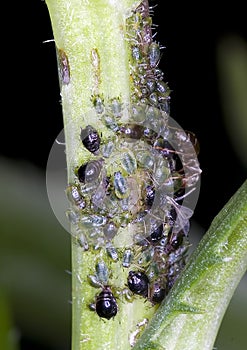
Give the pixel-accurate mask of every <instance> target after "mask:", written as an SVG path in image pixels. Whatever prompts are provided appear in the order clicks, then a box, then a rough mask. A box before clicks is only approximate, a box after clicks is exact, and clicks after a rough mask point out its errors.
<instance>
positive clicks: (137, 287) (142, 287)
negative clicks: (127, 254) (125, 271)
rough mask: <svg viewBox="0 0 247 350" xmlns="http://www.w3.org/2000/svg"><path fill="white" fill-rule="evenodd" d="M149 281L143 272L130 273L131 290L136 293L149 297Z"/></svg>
mask: <svg viewBox="0 0 247 350" xmlns="http://www.w3.org/2000/svg"><path fill="white" fill-rule="evenodd" d="M148 285H149V279H148V277H147V275H146V274H145V273H143V272H141V271H130V272H129V275H128V286H129V289H130V290H131V291H132V292H133V293H135V294H139V295H142V296H143V297H147V295H148Z"/></svg>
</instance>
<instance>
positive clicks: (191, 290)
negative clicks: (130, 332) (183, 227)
mask: <svg viewBox="0 0 247 350" xmlns="http://www.w3.org/2000/svg"><path fill="white" fill-rule="evenodd" d="M246 269H247V181H245V182H244V184H243V185H242V186H241V187H240V189H239V190H238V191H237V192H236V194H235V195H234V196H233V197H232V198H231V199H230V200H229V202H228V203H227V204H226V205H225V207H224V208H223V209H222V210H221V211H220V213H219V214H218V215H217V216H216V217H215V219H214V220H213V222H212V224H211V226H210V228H209V230H208V232H207V233H206V234H205V236H204V237H203V239H202V240H201V242H200V243H199V246H198V247H197V249H196V250H195V251H194V253H193V255H192V256H191V258H190V260H189V262H188V264H187V265H186V267H185V269H184V270H183V272H182V274H181V275H180V277H179V278H178V280H177V283H176V284H175V285H174V287H173V288H172V290H171V292H170V294H169V295H168V297H167V298H166V299H165V300H164V301H163V304H162V305H161V306H160V308H159V309H158V311H157V312H156V314H155V316H154V317H153V319H152V320H151V322H150V323H149V325H148V327H147V328H146V330H145V332H144V333H143V335H142V336H141V338H140V339H139V341H138V343H137V344H136V346H135V347H134V350H141V349H169V350H175V349H176V350H184V349H190V350H197V349H203V350H209V349H212V348H213V345H214V341H215V338H216V335H217V332H218V329H219V326H220V324H221V320H222V318H223V316H224V313H225V311H226V308H227V306H228V304H229V302H230V299H231V297H232V295H233V293H234V291H235V289H236V287H237V285H238V283H239V281H240V279H241V277H242V276H243V274H244V273H245V272H246Z"/></svg>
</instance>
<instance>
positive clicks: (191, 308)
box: [46, 0, 247, 350]
mask: <svg viewBox="0 0 247 350" xmlns="http://www.w3.org/2000/svg"><path fill="white" fill-rule="evenodd" d="M46 3H47V6H48V10H49V13H50V18H51V22H52V28H53V33H54V39H55V43H56V47H57V53H58V67H59V71H60V87H61V97H62V107H63V118H64V129H65V141H66V158H67V170H68V183H74V177H75V168H76V167H77V166H78V165H81V164H84V163H86V162H88V161H89V160H90V159H92V158H91V155H90V152H87V151H85V149H83V147H81V140H80V133H79V130H80V128H83V127H85V126H86V125H89V124H90V125H95V126H96V125H97V124H99V129H102V135H103V137H105V138H107V132H108V131H107V129H106V127H105V126H104V125H102V123H100V121H99V120H98V118H97V114H96V113H95V111H93V110H92V95H93V96H95V95H102V96H104V98H105V99H106V100H107V101H110V100H111V99H113V98H120V99H121V102H122V103H123V105H128V104H129V103H130V102H131V97H130V96H131V79H130V65H129V59H130V48H129V43H128V40H126V36H125V28H126V18H128V16H129V15H130V13H131V10H132V9H134V8H135V7H136V6H138V5H139V4H140V1H134V0H111V1H110V0H108V1H107V0H94V1H90V0H84V1H82V0H70V1H67V0H46ZM137 20H138V19H137ZM127 118H128V116H127V113H126V119H125V122H128V119H127ZM103 141H104V140H103ZM246 211H247V183H245V184H244V185H243V186H242V187H241V189H240V190H239V191H238V192H237V194H236V195H235V196H234V197H233V198H232V199H231V201H230V202H229V203H228V204H227V205H226V207H225V208H224V209H223V210H222V212H221V213H220V214H219V215H218V216H217V218H216V219H215V220H214V222H213V223H212V226H211V228H210V229H209V232H208V233H207V234H206V236H205V237H204V238H203V240H202V242H201V243H200V245H199V247H198V249H197V251H196V252H195V253H194V254H193V256H192V258H191V260H190V262H189V264H188V265H187V267H186V269H185V270H184V271H183V274H182V275H181V277H180V278H179V279H178V280H177V282H176V284H175V285H174V287H173V288H172V290H171V292H170V293H169V295H168V297H167V298H166V299H165V300H164V302H163V303H162V304H161V306H160V308H159V309H158V310H157V312H156V314H155V316H154V317H153V319H152V320H151V322H150V323H149V325H148V327H147V328H146V331H145V332H144V333H143V335H142V336H141V338H140V339H139V341H138V342H137V344H136V345H135V350H138V349H148V350H151V349H166V350H173V349H176V350H180V349H181V350H182V349H183V350H184V349H190V350H194V349H196V350H197V349H203V350H207V349H211V348H212V346H213V343H214V340H215V337H216V334H217V330H218V327H219V325H220V322H221V319H222V317H223V315H224V312H225V310H226V307H227V305H228V303H229V300H230V298H231V296H232V294H233V292H234V290H235V288H236V286H237V284H238V282H239V280H240V278H241V277H242V275H243V273H244V272H245V270H246V265H247V229H246V227H247V222H246V221H247V218H246ZM72 234H76V233H75V232H73V228H72ZM123 236H126V235H122V236H121V237H120V239H121V238H122V237H123ZM125 243H126V245H128V235H127V241H126V242H125ZM102 258H103V260H105V261H106V260H107V259H108V260H107V261H108V266H110V271H111V273H112V275H111V276H110V280H109V284H111V282H114V288H115V290H114V293H117V290H118V289H119V290H120V291H121V289H122V288H123V286H124V285H125V283H126V279H127V272H126V270H124V269H123V268H122V266H121V262H118V261H117V262H115V261H114V262H113V261H112V260H110V258H109V257H107V256H106V253H104V252H103V251H102V250H92V249H89V250H88V251H83V249H82V247H81V246H79V244H78V242H77V240H75V239H73V238H72V350H79V349H90V350H94V349H97V350H99V349H108V350H111V349H114V350H117V349H118V350H122V349H124V350H127V349H130V347H131V344H132V343H134V342H135V340H136V339H137V338H138V334H140V332H139V331H140V329H143V328H142V327H139V328H138V326H137V324H138V323H139V324H140V323H141V324H143V325H145V320H146V319H147V320H150V319H151V318H152V315H153V314H154V312H155V311H156V307H151V305H150V303H148V302H146V303H145V302H144V301H143V298H141V297H139V296H136V297H135V298H134V300H132V301H131V302H128V301H126V299H125V298H124V295H123V293H120V294H119V296H118V298H117V301H118V305H119V312H118V313H117V315H116V316H115V317H114V318H113V319H110V320H109V321H108V320H103V319H100V318H99V317H98V315H97V314H96V313H95V312H92V311H91V310H90V309H89V307H88V306H89V304H90V302H92V301H93V300H94V298H95V295H96V294H97V293H98V292H97V290H96V289H95V288H94V287H92V286H91V285H90V283H89V282H88V278H87V276H88V275H90V274H92V273H93V269H94V266H95V263H96V262H97V261H98V259H102Z"/></svg>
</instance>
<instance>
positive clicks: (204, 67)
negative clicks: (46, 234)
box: [0, 0, 247, 350]
mask: <svg viewBox="0 0 247 350" xmlns="http://www.w3.org/2000/svg"><path fill="white" fill-rule="evenodd" d="M156 3H157V1H155V2H154V1H152V2H151V3H150V4H151V5H152V4H156ZM216 3H217V7H216V5H215V4H216ZM195 4H197V5H191V4H188V2H183V5H181V4H180V3H179V2H177V1H172V2H171V1H170V2H169V1H164V0H163V1H162V0H160V1H158V6H157V7H155V8H154V17H153V22H154V23H155V24H158V25H159V27H158V29H157V31H158V34H157V36H156V40H157V41H159V42H160V44H161V45H163V46H165V47H166V48H165V49H164V50H163V55H162V59H161V62H160V67H161V69H162V70H163V71H164V73H165V80H166V81H167V82H168V84H169V86H170V88H171V90H172V93H171V117H173V118H174V119H175V120H176V121H177V122H178V123H179V124H180V125H181V126H182V127H183V128H184V129H187V130H191V131H193V132H194V133H195V134H196V135H197V137H198V139H199V142H200V148H201V151H200V154H199V160H200V164H201V168H202V170H203V172H202V177H201V191H200V197H199V201H198V205H197V207H196V209H195V214H194V219H195V220H196V221H197V222H198V223H199V224H200V225H201V226H203V227H204V228H205V229H206V228H208V226H209V225H210V222H211V221H212V219H213V217H214V216H215V215H216V214H217V213H218V211H219V210H220V209H221V208H222V206H223V205H224V204H225V203H226V202H227V201H228V199H229V198H230V197H231V196H232V195H233V194H234V192H235V191H236V190H237V189H238V188H239V187H240V185H241V184H242V183H243V181H244V180H245V178H246V171H245V169H244V167H243V165H242V163H241V160H240V159H239V158H238V156H237V155H236V153H235V152H234V150H233V148H232V145H231V143H230V141H229V138H228V135H227V134H226V131H225V126H224V123H223V111H222V106H221V101H220V95H219V88H218V84H219V82H218V76H217V71H216V48H217V45H218V43H219V42H220V40H221V39H222V38H224V37H226V36H227V35H230V34H234V35H238V36H240V37H242V38H244V39H245V40H246V41H247V24H246V16H245V14H246V11H245V10H244V8H243V7H244V4H243V2H242V4H243V5H239V4H238V3H237V2H234V3H231V2H230V3H226V2H224V3H223V4H220V3H218V2H214V4H213V3H210V2H205V3H204V2H200V3H195ZM13 7H14V8H13V9H9V10H7V14H8V16H9V23H10V24H11V25H13V26H14V32H13V31H11V30H10V31H9V32H8V34H6V35H4V34H3V43H2V45H3V46H2V49H3V51H2V52H3V53H2V59H3V63H2V73H3V77H4V79H3V82H4V81H5V82H9V83H8V84H7V88H6V90H5V93H6V95H7V96H6V98H5V97H4V98H3V101H2V106H3V107H4V106H5V107H4V110H5V112H4V113H3V112H2V113H3V117H2V118H1V119H2V128H1V129H2V132H1V140H0V141H1V148H0V153H1V154H0V155H2V156H6V157H10V158H11V159H25V160H28V161H30V162H31V163H33V164H35V165H36V166H37V167H39V168H40V169H41V171H44V174H45V167H46V162H47V158H48V155H49V151H50V148H51V146H52V144H53V142H54V140H55V138H56V137H57V135H58V133H59V132H60V131H61V129H62V128H63V124H62V113H61V104H60V95H59V86H58V77H57V66H56V65H57V62H56V56H55V49H54V44H53V43H52V42H51V43H43V41H45V40H49V39H52V38H53V36H52V30H51V25H50V20H49V15H48V10H47V7H46V4H45V2H44V1H41V0H32V1H30V0H29V1H21V2H20V3H19V4H17V5H16V4H15V5H13ZM7 72H9V73H8V74H7ZM6 74H7V76H6ZM5 77H6V78H5ZM13 121H14V122H13ZM24 343H25V344H23V349H25V350H27V349H34V347H33V345H32V344H30V346H29V345H28V342H27V341H25V342H24ZM24 345H25V346H24ZM35 349H38V347H37V346H36V347H35Z"/></svg>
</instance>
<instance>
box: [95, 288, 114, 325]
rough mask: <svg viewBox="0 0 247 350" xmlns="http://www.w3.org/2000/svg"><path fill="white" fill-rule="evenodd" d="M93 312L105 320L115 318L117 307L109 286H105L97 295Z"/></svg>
mask: <svg viewBox="0 0 247 350" xmlns="http://www.w3.org/2000/svg"><path fill="white" fill-rule="evenodd" d="M95 310H96V312H97V314H98V315H99V317H102V318H106V319H107V320H110V319H111V318H112V317H114V316H116V314H117V312H118V306H117V302H116V299H115V297H114V296H113V294H112V292H111V289H110V287H109V286H105V287H104V288H103V290H102V291H101V292H100V293H99V294H98V295H97V297H96V302H95Z"/></svg>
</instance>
